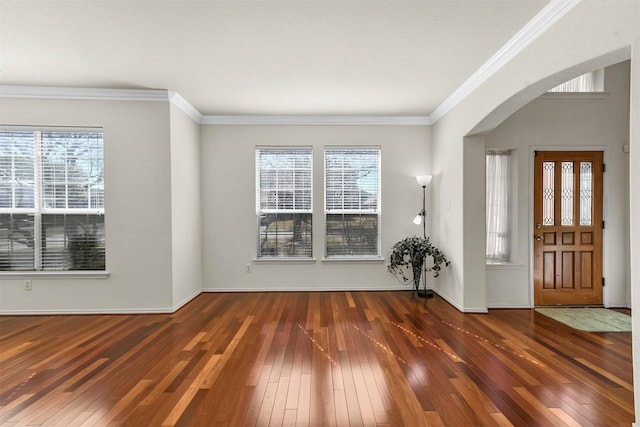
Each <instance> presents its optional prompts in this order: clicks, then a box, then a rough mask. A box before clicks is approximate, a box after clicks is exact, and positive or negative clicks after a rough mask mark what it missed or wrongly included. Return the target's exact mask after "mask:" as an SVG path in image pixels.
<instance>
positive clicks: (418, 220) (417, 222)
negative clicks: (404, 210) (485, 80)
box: [413, 213, 422, 225]
mask: <svg viewBox="0 0 640 427" xmlns="http://www.w3.org/2000/svg"><path fill="white" fill-rule="evenodd" d="M413 223H414V224H415V225H420V224H422V214H421V213H419V214H418V215H416V217H415V218H413Z"/></svg>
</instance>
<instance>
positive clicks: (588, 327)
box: [535, 307, 631, 332]
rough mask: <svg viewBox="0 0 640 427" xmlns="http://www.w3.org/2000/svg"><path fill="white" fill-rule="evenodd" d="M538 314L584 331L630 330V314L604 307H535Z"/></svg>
mask: <svg viewBox="0 0 640 427" xmlns="http://www.w3.org/2000/svg"><path fill="white" fill-rule="evenodd" d="M535 311H537V312H538V313H540V314H543V315H545V316H547V317H550V318H552V319H553V320H557V321H558V322H561V323H564V324H565V325H568V326H571V327H572V328H574V329H578V330H580V331H586V332H631V316H628V315H626V314H624V313H619V312H617V311H614V310H608V309H606V308H569V307H557V308H556V307H554V308H546V307H545V308H536V309H535Z"/></svg>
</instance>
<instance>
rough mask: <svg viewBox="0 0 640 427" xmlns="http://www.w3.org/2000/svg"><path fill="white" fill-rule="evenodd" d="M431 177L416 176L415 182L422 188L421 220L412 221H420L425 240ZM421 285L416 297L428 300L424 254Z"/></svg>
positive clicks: (430, 295) (429, 293)
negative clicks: (427, 201)
mask: <svg viewBox="0 0 640 427" xmlns="http://www.w3.org/2000/svg"><path fill="white" fill-rule="evenodd" d="M432 178H433V177H432V176H431V175H420V176H416V181H418V184H419V185H420V186H421V187H422V212H420V215H421V218H418V217H416V220H414V223H415V224H419V222H417V219H422V237H423V238H424V239H425V240H426V238H427V205H426V198H427V195H426V194H427V185H429V183H430V182H431V179H432ZM422 284H423V288H424V289H423V290H422V292H421V291H420V289H418V292H417V293H418V296H419V297H423V298H429V297H432V296H433V292H432V291H427V255H426V254H425V256H424V259H423V260H422Z"/></svg>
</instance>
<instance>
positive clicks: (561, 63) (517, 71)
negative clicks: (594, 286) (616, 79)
mask: <svg viewBox="0 0 640 427" xmlns="http://www.w3.org/2000/svg"><path fill="white" fill-rule="evenodd" d="M639 9H640V3H638V2H635V1H624V2H623V1H621V2H590V1H587V2H581V3H579V4H578V5H577V6H576V7H574V8H573V9H572V10H571V11H570V12H569V13H568V14H567V15H565V16H564V17H563V18H561V19H560V20H559V21H558V22H557V23H556V24H554V26H552V27H551V28H550V29H549V30H547V31H546V32H545V33H544V34H542V35H541V36H540V37H539V38H537V39H536V40H534V41H533V42H532V43H531V44H530V45H529V46H528V47H526V48H525V49H524V50H523V51H522V52H521V53H519V54H518V55H517V56H516V57H515V58H514V59H513V60H511V61H510V62H509V63H508V64H506V65H505V66H503V67H502V68H500V69H499V70H498V71H497V72H496V73H495V74H494V75H493V76H492V77H491V78H489V79H488V80H487V81H486V82H485V83H483V84H482V85H481V86H480V87H479V88H478V89H477V90H476V91H474V92H473V93H472V94H470V95H469V96H468V97H466V98H465V99H464V100H463V101H462V102H461V103H459V104H458V105H457V106H456V107H455V108H454V109H453V110H451V111H450V112H449V113H448V114H447V115H446V116H445V117H443V118H442V119H440V120H439V121H438V122H437V123H436V124H435V125H434V127H433V143H434V151H433V153H434V156H433V166H434V171H436V173H439V174H441V179H440V180H439V182H438V185H437V186H435V187H434V189H433V192H434V206H435V209H436V211H437V212H438V215H437V216H434V218H433V223H432V225H433V228H434V234H435V235H436V236H437V237H438V239H439V241H440V244H441V246H443V247H444V248H445V249H446V250H448V253H449V254H450V255H451V257H452V259H453V264H454V265H456V266H457V267H455V268H453V269H451V270H450V271H447V272H445V273H444V274H443V275H442V276H441V278H440V279H439V280H438V281H437V285H436V289H437V291H438V292H439V293H440V294H441V295H443V296H444V297H445V298H447V299H449V300H450V301H452V303H454V304H455V305H457V306H458V307H460V308H461V309H462V310H465V311H466V310H469V311H472V310H476V309H477V308H479V307H481V306H482V304H483V302H484V301H483V298H484V297H483V295H486V292H485V290H484V289H483V290H482V291H481V290H479V289H478V280H476V279H478V278H481V279H479V281H480V282H484V278H485V266H484V248H483V247H482V248H480V245H476V244H475V243H474V242H471V241H470V240H469V235H467V234H465V233H466V230H465V216H464V215H465V212H467V215H468V214H469V213H468V211H469V210H473V209H477V207H478V206H479V205H480V204H481V203H484V201H483V200H482V199H484V191H483V190H484V173H478V171H477V170H476V169H475V168H471V169H469V170H467V169H465V166H466V163H467V161H468V160H470V159H469V158H468V157H469V156H465V155H464V150H465V149H467V148H469V144H467V145H465V143H464V141H465V137H468V136H469V135H473V134H479V133H482V132H488V131H490V130H492V129H494V128H495V127H496V126H497V125H498V124H500V123H501V122H502V121H504V120H505V119H506V118H507V117H509V116H510V115H512V114H513V113H514V112H515V111H517V110H518V109H520V108H521V107H522V106H524V105H526V104H527V103H528V102H530V101H531V100H533V99H534V98H536V97H537V96H539V95H540V94H542V93H544V91H546V90H547V89H548V88H550V87H553V86H554V85H556V84H559V83H561V82H563V81H565V80H567V79H568V78H569V77H571V76H575V75H578V74H580V73H582V72H587V71H591V70H593V69H595V68H598V67H600V66H607V65H611V64H614V63H617V62H620V61H623V60H625V59H628V58H629V56H630V52H631V44H632V43H633V41H634V40H635V39H636V38H637V37H638V33H639V32H640V26H638V19H637V18H638V10H639ZM474 151H477V150H475V149H474ZM477 161H478V162H482V161H483V159H482V156H479V157H478V159H477ZM448 199H449V200H451V202H450V203H449V202H448ZM443 200H445V201H446V203H445V204H444V205H441V204H439V203H441V201H443ZM449 206H450V207H451V208H450V209H449ZM445 237H446V239H445ZM467 245H472V246H475V247H476V250H475V251H474V250H468V246H467ZM463 248H465V249H464V250H463ZM632 281H633V278H632ZM482 285H484V283H482ZM483 287H484V286H483Z"/></svg>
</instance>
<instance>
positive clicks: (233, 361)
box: [0, 292, 634, 427]
mask: <svg viewBox="0 0 640 427" xmlns="http://www.w3.org/2000/svg"><path fill="white" fill-rule="evenodd" d="M633 421H634V407H633V387H632V360H631V334H630V333H586V332H580V331H576V330H573V329H571V328H569V327H566V326H564V325H561V324H559V323H557V322H555V321H553V320H551V319H549V318H547V317H545V316H543V315H540V314H537V313H535V312H534V311H533V310H491V311H490V313H489V314H463V313H460V312H459V311H457V310H456V309H455V308H453V307H451V306H450V305H449V304H447V303H446V302H445V301H443V300H442V299H440V298H438V297H436V298H433V299H429V300H422V299H420V300H411V298H410V293H409V292H314V293H305V292H301V293H221V294H214V293H205V294H202V295H200V296H198V297H197V298H195V299H194V300H193V301H192V302H190V303H189V304H187V305H186V306H185V307H183V308H182V309H181V310H179V311H178V312H176V313H174V314H172V315H160V314H159V315H91V316H80V315H76V316H4V317H0V425H2V426H16V427H17V426H27V425H29V426H32V425H47V426H93V425H97V426H105V425H126V426H218V425H220V426H245V425H249V426H271V425H273V426H307V425H311V426H315V425H318V426H322V425H327V426H360V425H366V426H420V425H433V426H509V425H513V426H561V425H567V426H579V425H582V426H629V425H631V423H632V422H633Z"/></svg>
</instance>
